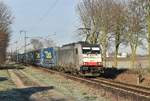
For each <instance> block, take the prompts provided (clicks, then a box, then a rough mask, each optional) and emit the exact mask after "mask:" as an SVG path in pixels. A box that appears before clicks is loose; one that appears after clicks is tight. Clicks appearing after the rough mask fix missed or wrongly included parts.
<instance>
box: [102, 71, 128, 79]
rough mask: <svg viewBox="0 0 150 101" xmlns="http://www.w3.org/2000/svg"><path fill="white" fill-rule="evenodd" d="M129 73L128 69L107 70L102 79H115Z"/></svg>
mask: <svg viewBox="0 0 150 101" xmlns="http://www.w3.org/2000/svg"><path fill="white" fill-rule="evenodd" d="M126 71H128V69H117V68H105V69H104V73H103V74H101V77H104V78H107V79H115V78H116V77H117V76H118V75H120V74H122V73H124V72H126Z"/></svg>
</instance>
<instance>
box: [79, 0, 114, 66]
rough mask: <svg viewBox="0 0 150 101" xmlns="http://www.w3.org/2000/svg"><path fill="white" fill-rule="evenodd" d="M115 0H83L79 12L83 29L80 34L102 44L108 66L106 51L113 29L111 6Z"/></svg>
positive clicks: (90, 40)
mask: <svg viewBox="0 0 150 101" xmlns="http://www.w3.org/2000/svg"><path fill="white" fill-rule="evenodd" d="M112 4H113V0H82V1H81V2H80V3H79V4H78V12H79V16H80V20H81V23H82V25H83V27H84V28H83V29H82V31H81V33H80V35H83V36H85V37H86V41H89V42H90V43H92V44H96V43H98V44H100V47H101V49H102V51H101V53H102V57H103V60H104V65H105V66H106V52H107V48H108V40H109V35H108V34H109V33H110V31H111V26H112V24H111V19H112V18H111V17H112V16H111V13H112V11H111V9H110V8H111V7H112Z"/></svg>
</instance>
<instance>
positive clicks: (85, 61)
mask: <svg viewBox="0 0 150 101" xmlns="http://www.w3.org/2000/svg"><path fill="white" fill-rule="evenodd" d="M16 58H17V59H16V60H17V61H18V62H19V63H27V64H31V65H37V66H42V67H46V68H51V69H56V68H57V69H59V68H60V69H61V70H63V71H65V72H71V73H78V74H82V75H95V74H100V72H101V71H102V70H103V63H102V57H101V50H100V47H99V45H93V44H89V43H87V42H77V43H71V44H66V45H63V46H62V47H50V48H44V49H39V50H35V51H31V52H27V53H24V54H18V55H17V56H16Z"/></svg>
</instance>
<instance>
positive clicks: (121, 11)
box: [111, 1, 127, 67]
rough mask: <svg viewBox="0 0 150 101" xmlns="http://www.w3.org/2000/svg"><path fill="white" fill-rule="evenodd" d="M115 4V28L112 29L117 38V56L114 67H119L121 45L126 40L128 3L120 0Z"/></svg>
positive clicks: (113, 8) (113, 9) (114, 36)
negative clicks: (118, 56) (118, 57)
mask: <svg viewBox="0 0 150 101" xmlns="http://www.w3.org/2000/svg"><path fill="white" fill-rule="evenodd" d="M113 5H114V6H113V7H112V8H111V9H112V11H113V12H112V15H113V19H112V21H113V22H112V23H113V30H112V36H113V38H114V40H115V57H114V67H117V65H118V59H117V55H118V51H119V46H120V45H121V43H123V42H124V41H125V28H126V20H127V19H126V17H127V13H126V12H127V10H126V3H125V2H124V3H123V2H121V1H118V2H115V3H114V4H113Z"/></svg>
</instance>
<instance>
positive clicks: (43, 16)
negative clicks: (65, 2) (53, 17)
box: [28, 0, 59, 31]
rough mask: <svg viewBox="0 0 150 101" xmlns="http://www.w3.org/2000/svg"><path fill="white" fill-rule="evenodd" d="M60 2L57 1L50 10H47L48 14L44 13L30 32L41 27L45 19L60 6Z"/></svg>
mask: <svg viewBox="0 0 150 101" xmlns="http://www.w3.org/2000/svg"><path fill="white" fill-rule="evenodd" d="M58 1H59V0H55V1H54V2H53V3H52V4H51V6H49V8H48V9H47V10H46V12H44V13H43V15H42V16H41V17H40V18H39V20H38V21H37V22H36V24H35V25H33V26H32V27H31V28H30V29H29V30H28V31H31V30H34V29H37V28H38V27H39V26H38V25H40V23H41V22H42V21H44V19H46V18H47V17H48V16H49V15H50V14H51V12H52V11H53V10H54V8H55V7H56V5H57V4H58Z"/></svg>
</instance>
